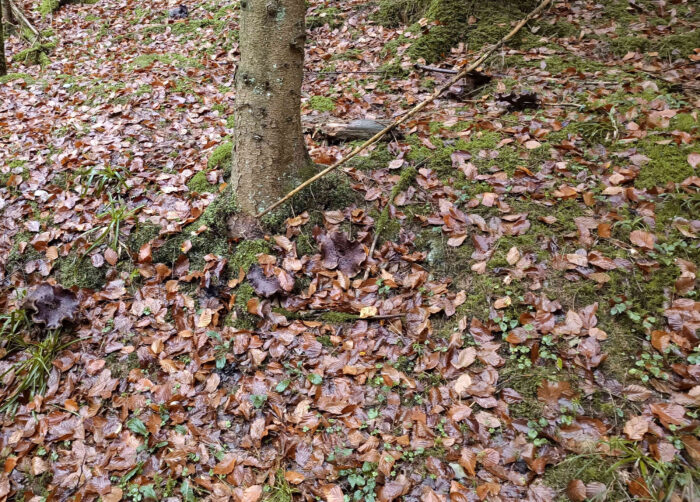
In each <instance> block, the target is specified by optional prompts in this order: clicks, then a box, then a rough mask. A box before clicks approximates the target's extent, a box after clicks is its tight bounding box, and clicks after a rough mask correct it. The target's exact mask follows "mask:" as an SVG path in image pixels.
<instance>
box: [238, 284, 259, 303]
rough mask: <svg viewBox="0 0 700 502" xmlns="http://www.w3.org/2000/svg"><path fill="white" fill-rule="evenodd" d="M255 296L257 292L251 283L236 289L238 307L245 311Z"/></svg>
mask: <svg viewBox="0 0 700 502" xmlns="http://www.w3.org/2000/svg"><path fill="white" fill-rule="evenodd" d="M254 296H255V290H254V289H253V286H251V285H250V284H249V283H247V282H244V283H243V284H241V285H240V286H238V287H237V288H236V306H237V307H238V308H241V309H243V310H245V309H246V308H247V307H248V300H250V299H251V298H253V297H254Z"/></svg>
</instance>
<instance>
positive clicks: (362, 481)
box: [339, 462, 379, 502]
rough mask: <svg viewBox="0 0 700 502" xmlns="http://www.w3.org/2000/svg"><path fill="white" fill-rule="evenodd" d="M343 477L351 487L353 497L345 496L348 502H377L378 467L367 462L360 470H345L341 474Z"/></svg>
mask: <svg viewBox="0 0 700 502" xmlns="http://www.w3.org/2000/svg"><path fill="white" fill-rule="evenodd" d="M339 474H340V475H341V476H342V477H345V478H346V480H347V483H348V486H349V487H350V491H351V492H352V495H345V500H346V502H350V501H359V500H364V501H366V502H375V501H376V500H377V495H376V493H375V490H376V487H377V480H376V478H377V476H378V475H379V473H378V472H377V465H376V464H373V463H370V462H365V463H363V464H362V468H360V469H343V470H341V471H340V472H339Z"/></svg>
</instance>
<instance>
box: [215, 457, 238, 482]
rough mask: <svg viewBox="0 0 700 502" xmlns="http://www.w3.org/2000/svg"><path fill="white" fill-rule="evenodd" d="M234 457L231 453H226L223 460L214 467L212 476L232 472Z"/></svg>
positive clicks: (234, 463) (234, 464)
mask: <svg viewBox="0 0 700 502" xmlns="http://www.w3.org/2000/svg"><path fill="white" fill-rule="evenodd" d="M236 460H237V459H236V456H235V455H234V454H233V453H227V454H225V455H224V458H222V459H221V461H220V462H219V463H218V464H216V465H215V466H214V474H221V475H224V476H225V475H227V474H230V473H232V472H233V468H234V467H236Z"/></svg>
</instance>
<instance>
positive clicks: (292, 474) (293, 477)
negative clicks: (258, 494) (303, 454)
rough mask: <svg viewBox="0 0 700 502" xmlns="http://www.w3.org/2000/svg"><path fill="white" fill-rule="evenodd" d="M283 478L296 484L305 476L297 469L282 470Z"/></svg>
mask: <svg viewBox="0 0 700 502" xmlns="http://www.w3.org/2000/svg"><path fill="white" fill-rule="evenodd" d="M284 479H285V480H287V482H288V483H291V484H293V485H298V484H299V483H301V482H302V481H304V479H306V478H305V477H304V475H303V474H302V473H300V472H297V471H284Z"/></svg>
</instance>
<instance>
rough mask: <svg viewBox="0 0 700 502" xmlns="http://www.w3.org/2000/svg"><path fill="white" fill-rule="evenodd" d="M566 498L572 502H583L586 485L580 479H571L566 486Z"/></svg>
mask: <svg viewBox="0 0 700 502" xmlns="http://www.w3.org/2000/svg"><path fill="white" fill-rule="evenodd" d="M566 496H567V497H569V500H571V501H572V502H583V501H584V500H586V496H587V495H586V485H585V484H584V483H583V481H581V480H580V479H572V480H571V481H569V484H568V485H566Z"/></svg>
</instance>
